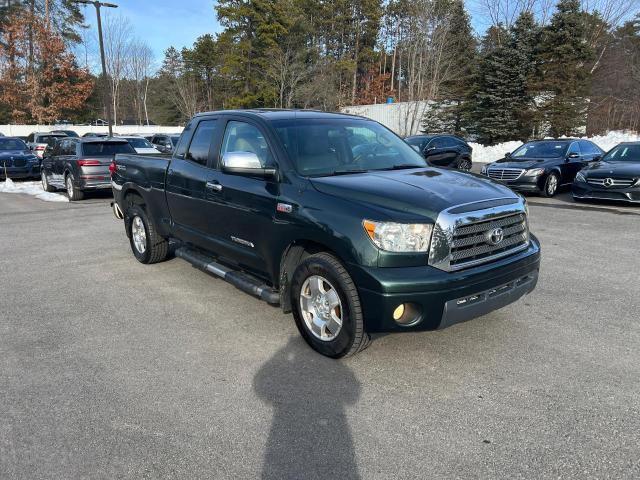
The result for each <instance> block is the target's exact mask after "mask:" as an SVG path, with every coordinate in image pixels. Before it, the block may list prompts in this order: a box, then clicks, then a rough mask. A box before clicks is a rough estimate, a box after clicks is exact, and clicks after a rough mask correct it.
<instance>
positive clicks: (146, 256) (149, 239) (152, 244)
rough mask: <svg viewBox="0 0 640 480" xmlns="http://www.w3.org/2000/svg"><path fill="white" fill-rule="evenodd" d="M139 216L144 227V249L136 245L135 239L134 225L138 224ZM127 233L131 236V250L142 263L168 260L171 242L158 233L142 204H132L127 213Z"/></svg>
mask: <svg viewBox="0 0 640 480" xmlns="http://www.w3.org/2000/svg"><path fill="white" fill-rule="evenodd" d="M137 218H139V219H140V221H141V222H142V225H143V227H144V233H145V236H144V242H143V243H144V251H141V250H140V249H139V248H138V247H137V246H136V240H135V239H134V234H133V230H134V228H135V227H134V225H136V224H137V221H136V219H137ZM125 219H126V225H127V229H128V231H127V234H128V236H129V244H130V245H131V251H132V252H133V255H134V256H135V257H136V259H137V260H138V261H139V262H140V263H145V264H151V263H158V262H162V261H164V260H166V258H167V256H168V254H169V242H168V241H167V239H165V238H164V237H161V236H160V235H158V232H157V230H156V227H155V225H154V224H153V222H152V221H151V220H150V219H149V217H148V215H147V212H146V211H145V210H144V208H143V207H142V206H140V205H131V206H130V207H129V208H128V209H127V212H126V214H125Z"/></svg>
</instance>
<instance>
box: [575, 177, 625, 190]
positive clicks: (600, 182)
mask: <svg viewBox="0 0 640 480" xmlns="http://www.w3.org/2000/svg"><path fill="white" fill-rule="evenodd" d="M587 183H589V184H590V185H597V186H598V187H606V188H614V187H617V188H626V187H630V186H631V185H633V184H634V183H636V180H635V179H633V178H587Z"/></svg>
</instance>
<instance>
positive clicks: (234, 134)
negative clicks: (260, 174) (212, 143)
mask: <svg viewBox="0 0 640 480" xmlns="http://www.w3.org/2000/svg"><path fill="white" fill-rule="evenodd" d="M227 152H249V153H255V154H256V155H257V157H258V159H259V160H260V163H261V164H262V167H263V168H265V167H270V166H273V163H274V162H273V156H272V155H271V151H270V150H269V145H268V144H267V141H266V140H265V138H264V136H263V135H262V133H261V132H260V130H258V128H257V127H255V126H253V125H251V124H249V123H245V122H237V121H230V122H228V123H227V128H226V129H225V132H224V139H223V140H222V150H221V152H220V158H222V157H223V156H224V154H225V153H227Z"/></svg>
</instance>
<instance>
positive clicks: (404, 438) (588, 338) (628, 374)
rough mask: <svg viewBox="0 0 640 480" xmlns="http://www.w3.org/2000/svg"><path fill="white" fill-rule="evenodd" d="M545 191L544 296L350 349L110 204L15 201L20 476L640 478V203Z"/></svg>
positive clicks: (9, 349) (12, 348)
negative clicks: (203, 267) (158, 253)
mask: <svg viewBox="0 0 640 480" xmlns="http://www.w3.org/2000/svg"><path fill="white" fill-rule="evenodd" d="M530 205H531V207H530V211H531V228H532V231H533V232H534V233H535V234H537V235H538V237H539V238H540V240H541V242H542V246H543V265H542V272H541V277H540V283H539V285H538V288H537V289H536V291H535V292H534V293H533V294H532V295H530V296H528V297H526V298H524V299H522V300H520V301H519V302H517V303H516V304H514V305H511V306H510V307H507V308H505V309H503V310H500V311H497V312H494V313H492V314H490V315H487V316H485V317H482V318H480V319H477V320H474V321H472V322H467V323H465V324H460V325H456V326H454V327H452V328H450V329H447V330H444V331H440V332H425V333H417V334H396V335H388V336H384V337H380V338H377V339H375V341H374V342H373V344H372V345H371V346H370V347H369V348H368V349H367V350H365V351H364V352H362V353H361V354H360V355H358V356H356V357H354V358H350V359H346V360H343V361H334V360H329V359H326V358H324V357H321V356H320V355H318V354H316V353H314V352H313V351H312V350H311V349H310V348H308V347H307V346H306V345H305V344H304V342H303V341H302V340H301V338H300V337H299V335H298V333H297V331H296V329H295V326H294V323H293V320H292V318H291V317H290V316H289V315H284V314H282V313H281V312H280V311H279V310H278V309H277V308H273V307H270V306H268V305H266V304H265V303H263V302H260V301H259V300H256V299H254V298H252V297H249V296H247V295H245V294H243V293H241V292H239V291H238V290H236V289H235V288H233V287H232V286H230V285H228V284H226V283H224V282H223V281H221V280H218V279H214V278H212V277H209V276H207V275H206V274H204V273H202V272H200V271H198V270H195V269H194V268H192V267H191V266H190V265H189V264H187V263H186V262H184V261H182V260H180V259H172V260H169V261H167V262H165V263H161V264H157V265H152V266H144V265H141V264H139V263H138V262H136V261H135V260H134V258H133V256H132V254H131V253H130V250H129V244H128V241H127V239H126V237H125V235H124V232H123V228H122V224H121V222H119V221H117V220H116V219H115V218H114V217H113V215H112V214H111V212H110V209H109V199H108V198H106V197H104V196H98V197H96V196H92V197H90V198H89V199H88V200H86V201H84V202H80V203H75V204H67V203H45V202H42V201H39V200H37V199H34V198H32V197H27V196H23V195H15V194H0V244H1V245H2V255H1V256H0V361H1V363H2V368H1V369H0V478H2V479H13V478H20V479H22V478H24V479H35V478H56V479H59V478H109V479H111V478H136V479H138V478H225V479H226V478H229V479H240V478H256V477H261V476H262V478H273V479H282V478H301V479H307V478H323V479H347V478H363V479H369V478H372V479H391V478H394V479H395V478H402V479H404V478H407V479H409V478H425V479H437V478H509V479H514V478H523V479H525V478H526V479H531V478H581V479H585V478H615V479H620V478H638V477H639V476H640V352H639V346H640V325H639V323H640V322H639V321H638V320H639V319H640V314H639V313H638V312H640V281H639V278H640V277H639V275H640V274H639V272H640V257H639V255H638V247H639V240H640V209H637V208H630V207H626V206H620V205H608V204H607V205H596V206H591V205H583V204H574V203H573V202H572V200H570V199H569V198H567V195H566V194H565V195H561V196H560V197H559V198H557V199H553V200H547V199H539V198H530Z"/></svg>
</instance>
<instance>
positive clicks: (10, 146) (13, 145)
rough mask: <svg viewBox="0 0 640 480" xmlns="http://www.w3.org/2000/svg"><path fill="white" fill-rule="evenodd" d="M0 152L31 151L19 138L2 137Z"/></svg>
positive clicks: (0, 139)
mask: <svg viewBox="0 0 640 480" xmlns="http://www.w3.org/2000/svg"><path fill="white" fill-rule="evenodd" d="M0 150H29V148H28V147H27V145H26V144H25V143H24V142H23V141H22V140H18V139H17V138H2V137H0Z"/></svg>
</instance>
